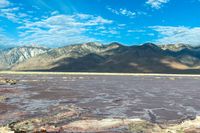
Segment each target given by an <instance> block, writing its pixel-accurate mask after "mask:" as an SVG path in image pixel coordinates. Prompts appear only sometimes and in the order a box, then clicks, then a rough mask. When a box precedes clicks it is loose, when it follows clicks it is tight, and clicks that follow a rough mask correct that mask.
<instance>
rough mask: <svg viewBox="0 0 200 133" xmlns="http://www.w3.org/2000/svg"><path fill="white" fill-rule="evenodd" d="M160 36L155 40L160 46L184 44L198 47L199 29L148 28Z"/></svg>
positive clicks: (199, 40) (199, 41)
mask: <svg viewBox="0 0 200 133" xmlns="http://www.w3.org/2000/svg"><path fill="white" fill-rule="evenodd" d="M150 28H151V29H153V30H155V31H156V32H158V33H159V34H160V36H161V37H160V38H159V39H158V40H157V42H158V43H161V44H170V43H172V44H173V43H186V44H190V45H194V46H195V45H200V27H194V28H190V27H184V26H179V27H172V26H153V27H150Z"/></svg>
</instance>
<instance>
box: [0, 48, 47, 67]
mask: <svg viewBox="0 0 200 133" xmlns="http://www.w3.org/2000/svg"><path fill="white" fill-rule="evenodd" d="M48 50H49V49H48V48H43V47H34V46H23V47H16V48H9V49H1V50H0V57H1V58H0V69H10V68H11V67H12V66H13V65H16V64H18V63H21V62H23V61H25V60H27V59H29V58H32V57H34V56H37V55H39V54H42V53H45V52H47V51H48Z"/></svg>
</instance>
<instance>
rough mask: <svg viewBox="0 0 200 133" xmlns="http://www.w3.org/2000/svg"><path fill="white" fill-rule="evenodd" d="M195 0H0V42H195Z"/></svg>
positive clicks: (198, 41)
mask: <svg viewBox="0 0 200 133" xmlns="http://www.w3.org/2000/svg"><path fill="white" fill-rule="evenodd" d="M199 18H200V0H21V1H19V0H0V25H1V27H0V46H13V45H40V46H49V47H60V46H64V45H69V44H75V43H85V42H90V41H99V42H102V43H109V42H113V41H117V42H120V43H123V44H125V45H136V44H142V43H145V42H153V43H156V44H169V43H186V44H190V45H200V19H199Z"/></svg>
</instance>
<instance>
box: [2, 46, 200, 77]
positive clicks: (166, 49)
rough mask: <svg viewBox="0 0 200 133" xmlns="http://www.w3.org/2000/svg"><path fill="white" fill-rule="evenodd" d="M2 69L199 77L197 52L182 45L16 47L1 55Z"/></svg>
mask: <svg viewBox="0 0 200 133" xmlns="http://www.w3.org/2000/svg"><path fill="white" fill-rule="evenodd" d="M0 56H1V57H2V58H1V62H2V63H1V66H2V67H1V68H2V69H11V70H26V71H27V70H33V71H66V72H67V71H69V72H146V73H197V72H198V73H200V48H199V47H192V46H189V45H185V44H176V45H173V44H169V45H160V46H157V45H155V44H152V43H146V44H143V45H140V46H124V45H121V44H119V43H116V42H114V43H111V44H108V45H103V44H101V43H96V42H90V43H85V44H75V45H70V46H65V47H61V48H55V49H47V48H40V47H19V48H12V49H9V50H4V51H1V52H0Z"/></svg>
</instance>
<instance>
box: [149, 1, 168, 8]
mask: <svg viewBox="0 0 200 133" xmlns="http://www.w3.org/2000/svg"><path fill="white" fill-rule="evenodd" d="M169 1H170V0H148V1H147V2H146V4H148V5H150V6H151V7H152V8H155V9H160V8H161V7H162V5H163V4H166V3H168V2H169Z"/></svg>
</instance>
